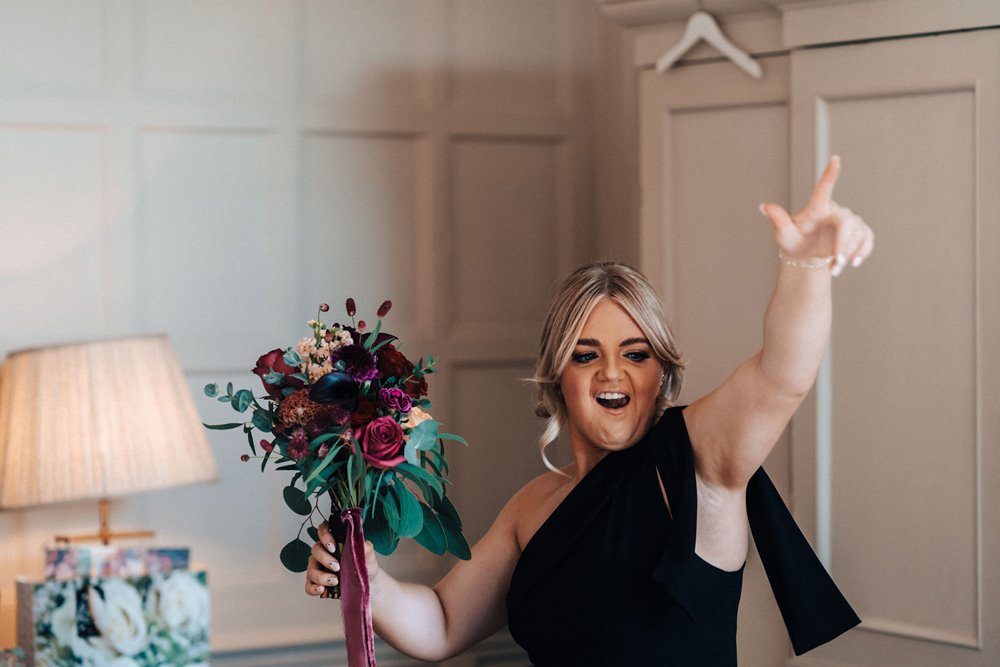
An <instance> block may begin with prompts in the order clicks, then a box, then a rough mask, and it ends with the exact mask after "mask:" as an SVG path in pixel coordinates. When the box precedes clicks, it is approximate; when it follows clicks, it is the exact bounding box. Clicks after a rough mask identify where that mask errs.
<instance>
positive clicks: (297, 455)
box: [288, 428, 309, 461]
mask: <svg viewBox="0 0 1000 667" xmlns="http://www.w3.org/2000/svg"><path fill="white" fill-rule="evenodd" d="M307 456H309V436H307V435H306V430H305V429H304V428H297V429H295V432H294V433H292V439H291V440H290V441H289V443H288V458H290V459H292V460H293V461H301V460H302V459H304V458H305V457H307Z"/></svg>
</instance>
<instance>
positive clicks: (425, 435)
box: [406, 419, 441, 452]
mask: <svg viewBox="0 0 1000 667" xmlns="http://www.w3.org/2000/svg"><path fill="white" fill-rule="evenodd" d="M440 425H441V423H440V422H437V421H434V420H433V419H427V420H425V421H422V422H420V423H419V424H417V425H416V426H415V427H414V428H413V429H411V430H410V439H409V441H408V442H407V443H406V444H407V445H410V444H411V443H412V446H413V448H414V449H417V450H419V451H422V452H425V451H427V450H428V449H430V448H431V447H433V446H434V443H435V441H437V438H438V426H440Z"/></svg>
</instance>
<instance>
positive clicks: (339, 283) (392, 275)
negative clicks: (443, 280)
mask: <svg viewBox="0 0 1000 667" xmlns="http://www.w3.org/2000/svg"><path fill="white" fill-rule="evenodd" d="M302 144H303V146H302V211H303V222H302V224H303V227H302V231H301V247H300V252H299V257H300V258H301V266H300V270H301V275H302V280H303V284H302V286H301V289H300V291H299V302H300V304H301V312H303V313H306V314H308V315H309V317H312V316H313V314H314V313H315V309H316V305H317V304H319V303H321V302H324V301H325V302H328V303H329V304H330V306H331V312H330V316H329V318H330V320H331V321H336V320H337V319H338V318H339V319H340V321H344V318H345V317H346V315H345V311H344V301H345V300H346V299H347V297H354V298H355V300H356V301H357V303H358V308H359V311H358V318H359V319H365V320H367V321H368V322H369V323H370V324H372V325H374V323H375V319H376V318H375V311H376V309H377V308H378V307H379V304H381V303H382V301H384V300H386V299H390V300H392V302H393V304H394V305H393V309H392V311H391V312H390V314H389V316H388V318H387V320H386V322H387V327H388V328H389V330H390V331H397V332H399V333H400V334H404V333H406V330H407V329H408V330H409V335H410V336H412V335H413V328H414V327H415V326H416V321H417V318H418V313H419V309H420V305H421V303H422V301H423V298H424V297H423V296H422V295H421V293H420V291H419V290H420V287H421V285H422V282H421V273H423V274H425V275H426V273H427V272H429V271H430V270H431V268H432V266H431V261H432V260H431V258H429V257H421V256H420V253H419V248H420V245H419V237H420V235H421V232H422V231H423V230H422V229H421V227H420V223H421V217H420V216H421V214H420V210H419V205H418V204H419V200H418V184H419V183H420V181H421V172H422V169H423V165H422V164H421V161H420V159H419V154H420V151H421V142H420V141H419V140H418V139H417V138H415V137H406V136H402V137H401V136H364V135H361V136H347V135H324V134H313V133H310V134H306V135H304V136H303V140H302ZM414 361H416V360H415V359H414Z"/></svg>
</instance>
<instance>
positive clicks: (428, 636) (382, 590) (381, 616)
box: [371, 571, 448, 661]
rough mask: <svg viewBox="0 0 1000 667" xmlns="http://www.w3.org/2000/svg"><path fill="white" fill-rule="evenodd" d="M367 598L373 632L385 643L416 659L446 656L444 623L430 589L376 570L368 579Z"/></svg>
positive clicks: (440, 608)
mask: <svg viewBox="0 0 1000 667" xmlns="http://www.w3.org/2000/svg"><path fill="white" fill-rule="evenodd" d="M371 602H372V623H373V626H374V629H375V633H376V634H377V635H378V636H379V637H381V638H382V639H383V640H385V642H386V643H387V644H389V645H390V646H392V647H393V648H394V649H396V650H397V651H399V652H400V653H403V654H405V655H408V656H410V657H412V658H416V659H418V660H426V661H439V660H442V659H444V658H445V657H447V656H446V653H447V650H448V649H447V646H448V643H447V623H446V619H445V614H444V610H443V608H442V605H441V600H440V599H439V598H438V596H437V593H435V591H434V589H432V588H430V587H429V586H423V585H420V584H412V583H407V582H401V581H397V580H396V579H393V578H392V577H391V576H389V575H388V574H387V573H386V572H385V571H380V572H379V573H378V576H377V577H376V579H375V580H374V581H372V589H371Z"/></svg>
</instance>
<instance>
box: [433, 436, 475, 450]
mask: <svg viewBox="0 0 1000 667" xmlns="http://www.w3.org/2000/svg"><path fill="white" fill-rule="evenodd" d="M438 437H439V438H443V439H445V440H454V441H455V442H460V443H462V444H463V445H465V446H466V447H468V446H469V443H468V442H466V441H465V438H463V437H462V436H460V435H455V434H454V433H438Z"/></svg>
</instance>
